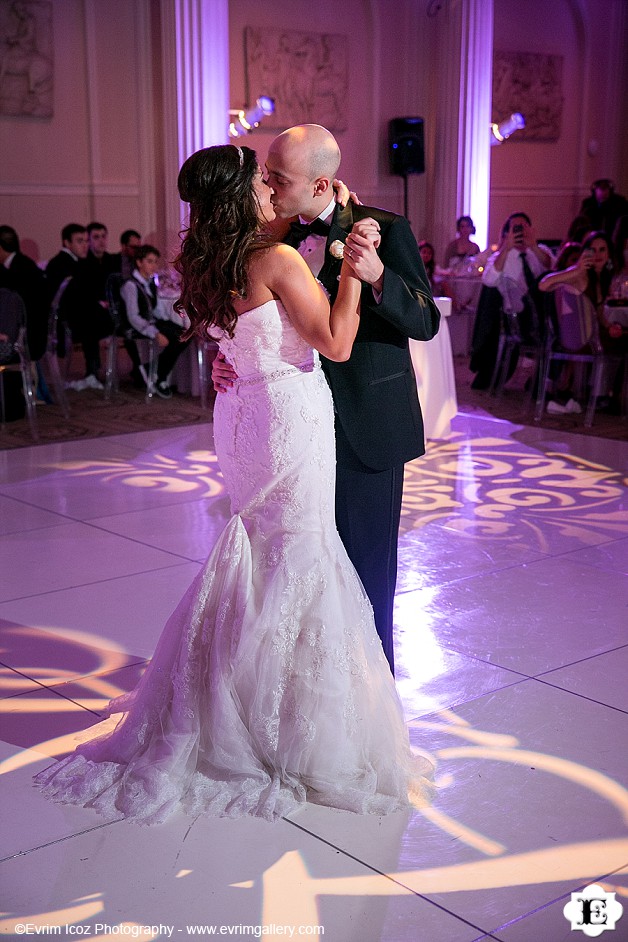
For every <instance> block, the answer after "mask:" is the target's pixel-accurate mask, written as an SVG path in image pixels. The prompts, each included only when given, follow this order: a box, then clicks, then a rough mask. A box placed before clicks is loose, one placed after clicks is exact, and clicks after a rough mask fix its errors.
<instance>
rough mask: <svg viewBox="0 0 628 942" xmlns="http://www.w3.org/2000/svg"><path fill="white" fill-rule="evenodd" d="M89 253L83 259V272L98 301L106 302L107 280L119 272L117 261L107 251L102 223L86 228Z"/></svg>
mask: <svg viewBox="0 0 628 942" xmlns="http://www.w3.org/2000/svg"><path fill="white" fill-rule="evenodd" d="M87 237H88V239H89V251H88V253H87V258H86V259H85V270H86V272H87V273H88V277H89V278H90V280H91V281H92V284H93V285H94V290H95V291H96V293H97V295H98V300H99V301H102V302H105V301H106V296H105V295H106V292H105V285H106V283H107V278H108V277H109V275H112V274H113V273H114V272H117V271H119V270H120V269H119V260H118V258H116V256H115V255H112V254H111V253H110V252H108V251H107V238H108V232H107V227H106V226H105V224H104V223H102V222H90V223H89V225H88V226H87Z"/></svg>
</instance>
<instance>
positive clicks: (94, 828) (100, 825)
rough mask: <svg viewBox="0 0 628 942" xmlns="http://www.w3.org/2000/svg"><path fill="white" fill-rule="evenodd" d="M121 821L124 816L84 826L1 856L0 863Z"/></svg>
mask: <svg viewBox="0 0 628 942" xmlns="http://www.w3.org/2000/svg"><path fill="white" fill-rule="evenodd" d="M121 821H124V818H116V820H115V821H103V822H102V824H96V825H94V827H92V828H83V830H82V831H75V832H74V833H73V834H65V835H64V836H63V837H57V838H55V840H54V841H47V842H46V843H45V844H38V845H37V846H36V847H29V848H27V849H26V850H20V851H18V852H17V853H16V854H9V856H8V857H0V864H3V863H8V861H10V860H17V858H18V857H26V856H27V855H28V854H34V853H36V852H37V851H38V850H45V849H46V848H47V847H53V846H54V845H55V844H63V843H65V841H71V840H74V838H75V837H82V835H83V834H90V833H91V832H92V831H100V830H102V828H108V827H111V825H112V824H120V822H121Z"/></svg>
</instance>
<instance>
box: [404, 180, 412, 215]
mask: <svg viewBox="0 0 628 942" xmlns="http://www.w3.org/2000/svg"><path fill="white" fill-rule="evenodd" d="M403 215H404V216H405V217H406V219H408V174H407V173H404V175H403ZM408 222H410V220H409V219H408Z"/></svg>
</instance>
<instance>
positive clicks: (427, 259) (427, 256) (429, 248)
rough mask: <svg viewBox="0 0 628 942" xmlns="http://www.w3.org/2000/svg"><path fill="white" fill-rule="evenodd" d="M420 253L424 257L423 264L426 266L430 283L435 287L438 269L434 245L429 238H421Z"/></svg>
mask: <svg viewBox="0 0 628 942" xmlns="http://www.w3.org/2000/svg"><path fill="white" fill-rule="evenodd" d="M419 255H420V256H421V258H422V259H423V265H424V266H425V271H426V273H427V277H428V278H429V281H430V285H431V287H432V289H433V288H434V273H435V270H436V262H435V256H436V253H435V252H434V246H433V245H432V243H431V242H428V241H427V239H421V241H420V242H419Z"/></svg>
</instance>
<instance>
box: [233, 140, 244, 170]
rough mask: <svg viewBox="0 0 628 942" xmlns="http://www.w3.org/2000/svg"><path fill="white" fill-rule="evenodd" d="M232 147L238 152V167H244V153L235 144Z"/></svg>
mask: <svg viewBox="0 0 628 942" xmlns="http://www.w3.org/2000/svg"><path fill="white" fill-rule="evenodd" d="M233 146H234V147H235V149H236V150H237V152H238V157H239V158H240V166H241V167H242V166H243V165H244V151H243V150H242V148H241V147H238V145H237V144H234V145H233Z"/></svg>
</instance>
